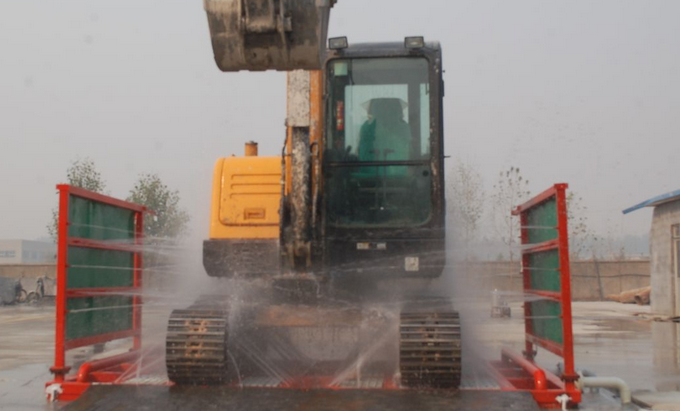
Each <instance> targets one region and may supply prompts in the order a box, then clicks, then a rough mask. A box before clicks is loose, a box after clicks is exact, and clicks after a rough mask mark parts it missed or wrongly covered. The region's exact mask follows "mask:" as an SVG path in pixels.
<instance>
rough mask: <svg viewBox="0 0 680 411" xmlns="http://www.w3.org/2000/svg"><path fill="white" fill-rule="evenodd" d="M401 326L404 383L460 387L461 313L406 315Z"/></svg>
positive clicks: (414, 386)
mask: <svg viewBox="0 0 680 411" xmlns="http://www.w3.org/2000/svg"><path fill="white" fill-rule="evenodd" d="M399 327H400V329H399V331H400V341H399V370H400V373H401V384H402V385H403V386H406V387H413V388H448V389H455V388H458V387H459V386H460V380H461V372H462V362H461V349H462V346H461V330H460V318H459V315H458V313H457V312H455V311H452V310H451V311H444V312H423V313H420V312H402V313H401V322H400V325H399Z"/></svg>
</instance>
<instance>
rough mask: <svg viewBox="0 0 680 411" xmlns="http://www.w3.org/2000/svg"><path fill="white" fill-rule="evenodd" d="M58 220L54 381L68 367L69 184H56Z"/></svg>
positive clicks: (61, 378)
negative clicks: (66, 345)
mask: <svg viewBox="0 0 680 411" xmlns="http://www.w3.org/2000/svg"><path fill="white" fill-rule="evenodd" d="M57 189H59V222H58V228H57V297H56V301H55V311H56V312H55V315H56V330H55V344H54V367H52V368H50V371H51V372H52V373H53V374H54V379H55V381H58V382H61V381H64V377H65V376H66V373H68V371H69V370H70V367H67V366H66V352H65V351H66V348H65V345H64V344H65V340H66V276H67V268H68V226H69V223H68V213H69V210H68V206H69V196H70V193H69V186H66V185H58V186H57Z"/></svg>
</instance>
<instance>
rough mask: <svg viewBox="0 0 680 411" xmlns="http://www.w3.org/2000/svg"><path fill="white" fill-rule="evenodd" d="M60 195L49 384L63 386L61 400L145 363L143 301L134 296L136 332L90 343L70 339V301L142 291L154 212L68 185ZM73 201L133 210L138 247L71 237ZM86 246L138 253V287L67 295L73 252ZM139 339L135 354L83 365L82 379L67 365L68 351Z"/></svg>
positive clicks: (135, 280)
mask: <svg viewBox="0 0 680 411" xmlns="http://www.w3.org/2000/svg"><path fill="white" fill-rule="evenodd" d="M57 189H58V190H59V222H58V237H57V295H56V301H55V307H56V330H55V331H56V332H55V347H54V350H55V351H54V366H53V367H51V368H50V371H51V372H52V373H53V374H54V380H53V381H51V382H49V383H47V384H46V385H47V386H49V385H52V384H59V385H60V387H61V389H62V392H61V394H59V399H60V400H66V401H69V400H74V399H76V398H78V396H80V394H82V392H83V391H85V390H86V389H87V387H89V386H90V384H91V383H93V382H113V381H115V380H117V379H118V377H119V376H120V375H121V374H122V373H125V372H127V371H129V370H130V368H131V367H134V364H135V362H136V361H137V359H138V358H139V350H140V349H141V346H142V332H141V330H142V307H141V304H142V297H141V295H139V293H138V294H137V295H134V296H133V308H132V318H133V321H132V328H131V329H129V330H123V331H118V332H113V333H107V334H101V335H95V336H90V337H85V338H78V339H73V340H66V321H67V314H68V310H67V309H66V306H67V301H68V300H69V299H73V298H83V297H91V296H97V295H101V294H106V293H121V292H125V293H130V292H135V291H140V290H141V287H142V270H143V260H142V245H143V237H144V214H145V213H147V212H149V210H148V209H147V208H146V207H144V206H141V205H139V204H134V203H130V202H127V201H123V200H119V199H116V198H113V197H109V196H105V195H102V194H98V193H94V192H91V191H88V190H84V189H82V188H78V187H72V186H70V185H66V184H60V185H58V186H57ZM71 196H75V197H80V198H85V199H88V200H92V201H95V202H98V203H101V204H106V205H110V206H113V207H118V208H123V209H126V210H131V211H133V212H134V213H135V226H134V240H135V241H134V245H132V246H131V245H129V244H121V243H114V242H105V241H97V240H91V239H86V238H74V237H69V235H68V228H69V225H70V222H69V221H68V217H69V199H70V197H71ZM69 247H83V248H95V249H100V250H113V251H126V252H131V253H134V262H133V286H132V287H110V288H80V289H77V290H67V288H66V283H67V278H68V268H69V266H68V248H69ZM130 337H131V338H133V349H132V351H130V352H128V353H124V354H120V355H116V356H112V357H107V358H104V359H100V360H95V361H89V362H85V363H84V364H82V366H81V367H80V369H79V372H78V374H77V376H76V375H67V374H68V373H69V371H70V370H71V367H70V366H68V365H67V364H66V351H67V350H70V349H73V348H78V347H84V346H88V345H94V344H101V343H105V342H108V341H112V340H117V339H121V338H130Z"/></svg>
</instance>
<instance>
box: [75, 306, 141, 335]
mask: <svg viewBox="0 0 680 411" xmlns="http://www.w3.org/2000/svg"><path fill="white" fill-rule="evenodd" d="M131 305H132V297H123V296H101V297H88V298H73V299H69V300H68V301H67V302H66V309H67V310H69V311H71V310H85V311H75V312H73V311H71V312H69V314H68V317H67V320H66V339H67V340H74V339H77V338H83V337H92V336H96V335H100V334H108V333H112V332H116V331H124V330H129V329H131V328H132V307H131Z"/></svg>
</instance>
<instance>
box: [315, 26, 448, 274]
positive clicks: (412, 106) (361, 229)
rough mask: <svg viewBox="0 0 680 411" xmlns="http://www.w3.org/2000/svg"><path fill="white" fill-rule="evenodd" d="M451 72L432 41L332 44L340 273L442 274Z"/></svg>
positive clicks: (331, 162) (332, 178)
mask: <svg viewBox="0 0 680 411" xmlns="http://www.w3.org/2000/svg"><path fill="white" fill-rule="evenodd" d="M331 42H332V41H331ZM441 73H442V70H441V50H440V47H439V45H438V44H437V43H425V42H424V41H423V40H422V38H407V39H406V41H405V42H404V43H380V44H358V45H355V46H351V47H346V48H339V49H334V50H330V53H329V56H328V58H327V62H326V72H325V78H326V84H325V86H326V87H325V89H326V93H325V94H326V103H327V106H326V111H325V112H326V116H325V118H326V119H327V120H326V131H325V137H324V153H323V182H324V188H323V207H322V208H321V209H322V210H323V211H322V214H323V215H322V216H321V218H322V220H323V226H324V229H325V233H326V234H325V236H324V240H323V248H324V255H325V260H326V261H327V262H328V263H329V264H327V266H328V267H329V268H328V270H330V271H331V273H330V274H331V275H349V274H352V273H355V274H360V275H367V274H368V273H370V275H377V276H381V275H383V276H385V275H387V276H395V275H397V276H412V277H423V276H425V277H434V276H439V275H440V274H441V272H442V269H443V267H444V264H445V258H444V237H445V236H444V223H445V213H444V210H445V206H444V190H443V133H442V129H443V123H442V115H441V109H442V96H443V81H442V75H441Z"/></svg>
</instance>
